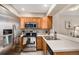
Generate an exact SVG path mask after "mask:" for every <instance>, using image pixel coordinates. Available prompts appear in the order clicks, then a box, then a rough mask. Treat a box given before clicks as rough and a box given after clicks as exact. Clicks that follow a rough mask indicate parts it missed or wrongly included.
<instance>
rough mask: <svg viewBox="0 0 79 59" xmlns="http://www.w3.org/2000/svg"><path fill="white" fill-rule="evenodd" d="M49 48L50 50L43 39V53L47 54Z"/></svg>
mask: <svg viewBox="0 0 79 59" xmlns="http://www.w3.org/2000/svg"><path fill="white" fill-rule="evenodd" d="M47 50H48V48H47V44H46V42H45V40H44V39H43V53H44V55H46V54H47Z"/></svg>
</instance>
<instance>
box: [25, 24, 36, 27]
mask: <svg viewBox="0 0 79 59" xmlns="http://www.w3.org/2000/svg"><path fill="white" fill-rule="evenodd" d="M25 27H26V28H36V27H37V24H36V23H27V24H25Z"/></svg>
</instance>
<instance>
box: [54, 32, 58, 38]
mask: <svg viewBox="0 0 79 59" xmlns="http://www.w3.org/2000/svg"><path fill="white" fill-rule="evenodd" d="M56 39H57V32H56V31H55V32H54V40H56Z"/></svg>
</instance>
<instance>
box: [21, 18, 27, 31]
mask: <svg viewBox="0 0 79 59" xmlns="http://www.w3.org/2000/svg"><path fill="white" fill-rule="evenodd" d="M25 20H26V18H25V17H20V29H24V28H25Z"/></svg>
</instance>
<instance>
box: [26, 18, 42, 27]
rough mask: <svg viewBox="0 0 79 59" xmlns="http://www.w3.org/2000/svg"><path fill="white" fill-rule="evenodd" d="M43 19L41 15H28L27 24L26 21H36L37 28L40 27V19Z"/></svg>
mask: <svg viewBox="0 0 79 59" xmlns="http://www.w3.org/2000/svg"><path fill="white" fill-rule="evenodd" d="M41 19H42V18H41V17H26V19H25V24H26V23H36V24H37V28H40V20H41Z"/></svg>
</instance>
